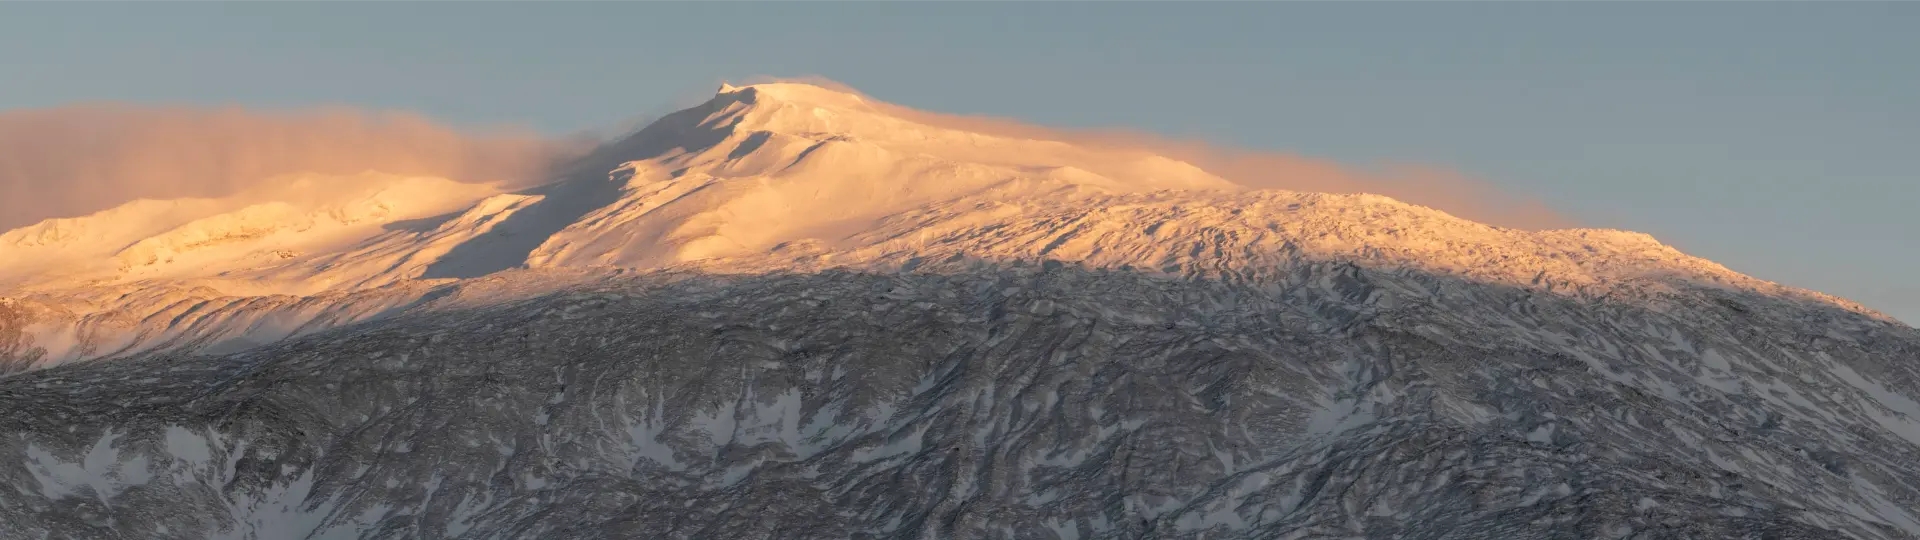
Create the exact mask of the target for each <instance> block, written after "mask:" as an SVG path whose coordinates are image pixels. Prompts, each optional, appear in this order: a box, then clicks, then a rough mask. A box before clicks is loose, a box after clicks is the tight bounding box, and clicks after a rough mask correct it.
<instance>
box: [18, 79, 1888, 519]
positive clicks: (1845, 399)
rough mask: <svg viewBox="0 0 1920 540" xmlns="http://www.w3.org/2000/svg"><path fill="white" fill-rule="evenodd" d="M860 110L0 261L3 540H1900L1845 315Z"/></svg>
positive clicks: (766, 102)
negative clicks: (549, 178)
mask: <svg viewBox="0 0 1920 540" xmlns="http://www.w3.org/2000/svg"><path fill="white" fill-rule="evenodd" d="M865 100H866V98H863V97H860V96H854V95H849V94H841V93H836V92H831V91H827V90H825V89H820V88H817V87H810V86H800V85H764V86H755V87H748V88H727V89H723V92H722V93H721V94H720V95H718V96H716V98H715V99H714V101H711V102H709V103H707V104H705V105H702V106H700V107H696V108H694V109H689V110H688V111H683V112H682V113H678V114H676V115H673V116H669V117H667V118H665V119H663V120H662V121H661V122H659V123H656V124H654V125H653V126H650V127H649V128H647V129H646V130H643V131H642V132H640V133H639V134H637V135H635V136H634V137H633V138H631V139H628V140H626V141H623V142H622V143H619V144H615V145H611V146H609V147H608V148H607V149H604V150H603V152H602V153H601V154H599V155H596V156H593V157H590V158H589V159H587V160H585V161H583V162H582V163H581V164H580V165H579V166H578V167H577V169H576V171H574V172H573V173H572V174H571V175H570V176H568V177H566V178H563V179H562V180H561V181H559V182H556V183H554V184H550V185H548V186H544V187H541V188H537V189H535V190H530V191H526V192H519V193H491V194H490V193H489V192H485V191H484V190H479V188H473V189H474V190H467V191H462V190H456V189H433V188H431V185H432V184H431V182H433V180H431V179H394V178H385V177H378V176H377V175H376V176H373V177H367V178H360V179H357V180H355V182H360V183H356V184H353V185H367V186H371V187H368V188H366V189H365V190H362V191H354V192H351V193H347V194H345V195H341V196H340V198H337V199H334V200H331V201H330V202H324V204H322V203H316V204H319V205H318V206H314V207H312V208H305V207H301V208H288V207H272V208H270V209H269V210H272V211H273V212H279V213H278V214H272V215H279V216H290V215H291V216H314V217H312V218H311V219H309V220H307V221H301V220H299V219H295V220H294V223H296V224H307V225H302V226H298V227H266V228H263V227H258V226H251V225H247V226H236V225H234V224H236V223H237V224H242V225H246V224H257V223H263V222H262V221H257V220H249V219H245V218H247V216H258V215H267V214H262V213H261V212H266V211H267V210H245V211H243V210H236V209H244V208H253V207H254V206H250V205H257V204H261V203H248V204H238V205H236V204H232V203H231V202H219V204H214V203H206V204H205V205H204V206H205V208H204V209H198V210H193V211H192V212H188V211H185V210H177V209H178V208H180V207H181V206H180V205H175V206H167V207H166V208H171V209H175V210H168V212H173V213H174V214H180V215H179V216H178V217H175V218H162V217H156V218H153V220H154V221H152V223H161V224H163V225H164V224H165V223H169V222H166V220H167V219H173V220H174V221H175V222H173V224H172V225H167V226H165V227H156V230H151V231H128V230H123V229H121V228H114V227H109V226H107V225H104V224H103V223H115V222H113V221H106V220H95V221H93V222H89V221H88V220H87V218H80V219H78V220H72V221H66V222H61V223H58V224H55V225H57V226H55V225H49V224H45V223H43V224H42V225H40V226H37V227H40V228H39V229H31V230H30V229H22V230H18V231H14V232H12V233H7V235H6V236H4V237H0V240H7V241H9V242H11V244H7V245H0V254H16V255H17V254H21V253H46V252H48V251H45V249H47V248H44V247H43V246H47V245H58V244H59V242H60V241H63V240H64V241H69V242H71V241H72V240H71V239H73V238H87V237H88V236H87V235H89V234H91V235H94V237H98V238H109V237H110V238H112V240H111V241H106V240H101V241H96V242H94V243H89V244H86V245H87V246H91V247H89V248H88V249H91V250H92V251H88V253H95V254H97V257H96V258H97V259H98V260H100V261H103V262H100V263H98V264H94V265H88V264H79V265H77V266H75V267H74V268H76V270H75V271H73V272H70V273H69V275H62V276H58V277H57V278H52V277H47V275H46V274H45V273H44V272H37V271H32V270H30V269H27V267H25V266H21V265H19V264H16V265H14V266H9V267H5V268H0V279H10V280H12V281H10V282H8V283H10V285H9V286H10V287H12V289H11V290H13V291H16V292H15V293H13V294H11V295H10V296H11V298H8V299H6V300H5V301H0V362H4V363H5V364H6V365H7V366H9V367H8V368H6V369H7V370H8V371H11V372H12V374H11V375H8V376H4V377H0V489H4V490H6V491H4V493H5V496H0V537H7V538H14V537H21V538H37V537H56V538H123V537H138V538H207V537H218V538H263V539H264V538H421V537H428V538H436V537H460V538H552V537H580V538H631V537H665V538H712V537H719V538H751V537H780V538H900V537H909V538H973V537H984V538H1351V537H1364V538H1487V537H1514V538H1723V537H1736V538H1888V539H1895V538H1920V510H1916V508H1920V460H1916V459H1914V457H1913V456H1915V455H1916V453H1915V452H1916V450H1920V401H1916V399H1915V398H1916V397H1917V396H1920V364H1916V362H1920V332H1916V331H1915V330H1914V329H1913V328H1910V327H1907V326H1905V325H1902V324H1899V323H1897V322H1893V321H1891V320H1890V319H1887V318H1886V317H1884V316H1881V315H1879V314H1876V313H1873V312H1871V311H1870V310H1866V309H1865V308H1862V307H1860V306H1858V305H1855V304H1852V303H1850V302H1847V301H1844V300H1840V299H1837V298H1832V297H1829V296H1825V295H1820V294H1818V293H1813V292H1809V291H1801V290H1796V289H1790V288H1786V287H1781V286H1778V285H1775V284H1771V283H1767V282H1764V281H1760V280H1756V279H1753V278H1749V277H1746V276H1741V275H1739V274H1737V273H1734V272H1731V271H1729V270H1727V269H1725V268H1723V267H1720V266H1719V265H1715V264H1713V263H1711V262H1708V261H1704V260H1701V259H1697V258H1693V257H1689V256H1687V255H1685V254H1682V253H1680V252H1678V251H1675V250H1673V249H1672V248H1670V247H1667V246H1664V245H1661V244H1660V243H1658V242H1657V241H1654V240H1653V239H1651V238H1649V237H1646V236H1645V235H1639V234H1634V233H1624V232H1619V231H1598V230H1559V231H1518V230H1512V229H1502V228H1496V227H1489V226H1485V225H1481V224H1477V223H1472V222H1468V221H1464V220H1460V219H1457V218H1454V217H1452V216H1448V215H1446V214H1444V213H1441V212H1438V211H1434V210H1431V209H1426V208H1421V207H1416V206H1411V205H1406V204H1402V203H1399V202H1396V201H1393V200H1391V199H1386V198H1383V197H1376V196H1365V195H1327V194H1308V193H1293V192H1279V191H1244V190H1239V189H1236V188H1234V187H1233V186H1231V185H1230V184H1226V183H1225V182H1224V181H1221V180H1220V179H1218V178H1214V177H1212V176H1211V175H1208V174H1207V173H1205V172H1204V171H1200V170H1198V169H1194V168H1192V167H1191V166H1187V165H1185V164H1182V163H1179V162H1174V161H1170V160H1165V159H1164V158H1155V157H1153V156H1142V155H1136V154H1127V153H1116V152H1109V151H1103V150H1096V149H1085V148H1078V147H1072V146H1070V145H1062V144H1060V143H1053V142H1046V141H1031V140H1014V139H1005V138H996V137H993V136H989V135H983V134H978V133H968V132H964V131H957V130H954V129H948V128H942V127H938V126H931V125H926V124H919V123H914V122H913V121H911V119H908V118H904V117H901V116H897V115H889V114H887V112H888V110H889V109H886V108H884V107H882V106H880V105H878V104H871V103H868V102H866V101H865ZM596 171H597V172H596ZM607 171H611V173H610V174H609V173H608V172H607ZM423 182H424V184H423ZM407 186H427V187H426V189H427V191H430V192H432V193H435V194H436V195H435V197H431V198H421V197H417V196H397V195H394V194H398V193H406V191H405V190H406V189H415V188H410V187H407ZM463 189H464V188H463ZM261 197H267V198H270V197H268V196H264V195H263V196H261ZM369 201H372V202H369ZM196 204H199V203H196ZM148 206H151V204H150V203H149V204H148ZM129 208H132V207H129ZM195 208H199V207H195ZM383 208H384V209H383ZM345 209H359V210H358V211H347V210H345ZM134 210H139V208H134ZM129 211H131V210H129ZM147 211H150V212H154V213H152V214H151V215H155V216H167V215H173V214H168V213H164V212H157V211H151V210H147ZM194 212H198V213H197V214H196V213H194ZM236 212H252V213H251V214H246V213H241V214H238V217H235V216H236V215H237V214H236ZM221 216H227V217H221ZM302 219H305V218H302ZM281 222H282V220H278V219H276V220H267V221H265V223H281ZM50 223H51V222H50ZM236 227H237V228H236ZM50 230H51V231H61V232H59V233H58V234H55V233H49V232H47V231H50ZM22 231H27V232H22ZM228 233H234V234H228ZM240 233H245V234H240ZM116 235H117V236H116ZM29 238H30V239H32V240H31V241H30V242H29V241H27V240H26V239H29ZM151 238H166V239H186V240H182V241H174V242H170V243H169V242H162V241H159V240H149V239H151ZM29 244H32V245H29ZM140 245H146V246H149V248H147V249H146V250H144V251H138V253H134V251H135V250H133V249H132V247H134V246H140ZM152 246H163V247H165V249H164V250H155V249H152ZM10 250H11V251H10ZM32 250H42V251H32ZM65 252H74V251H71V250H68V251H63V253H65ZM155 253H165V254H167V255H168V256H170V257H172V259H171V262H169V259H168V258H167V257H154V258H150V259H149V258H142V257H132V256H130V255H129V254H136V255H137V254H155ZM85 260H94V259H85ZM189 260H191V261H198V262H197V263H195V264H192V265H186V264H179V263H181V262H183V261H189Z"/></svg>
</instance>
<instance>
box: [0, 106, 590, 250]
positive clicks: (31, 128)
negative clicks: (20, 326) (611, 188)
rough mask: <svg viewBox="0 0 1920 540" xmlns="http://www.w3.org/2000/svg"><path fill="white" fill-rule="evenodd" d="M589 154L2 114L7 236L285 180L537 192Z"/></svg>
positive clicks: (428, 135)
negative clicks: (116, 209) (371, 179)
mask: <svg viewBox="0 0 1920 540" xmlns="http://www.w3.org/2000/svg"><path fill="white" fill-rule="evenodd" d="M579 147H580V145H578V144H575V143H571V142H557V141H553V140H548V139H543V138H540V137H537V136H533V135H529V134H521V133H515V132H512V131H505V130H503V131H498V132H490V133H466V132H462V131H458V130H455V129H452V128H448V127H445V126H442V125H439V124H436V123H434V122H432V121H430V120H428V119H426V118H424V117H421V116H419V115H415V114H411V113H398V112H367V111H360V110H355V109H347V108H328V109H318V110H310V111H302V112H287V113H267V112H258V111H249V110H246V109H241V108H237V107H225V108H195V107H146V106H134V105H121V104H96V105H75V106H65V107H57V108H49V109H31V110H19V111H9V112H0V230H6V229H11V228H14V227H19V226H23V225H28V224H31V223H34V222H37V221H39V220H42V219H46V218H53V217H70V216H78V215H83V214H87V213H90V212H94V211H98V210H103V209H106V208H110V207H112V206H114V205H117V204H120V203H124V202H127V201H130V200H134V199H143V198H147V199H153V198H176V197H217V196H223V195H228V194H232V193H234V192H237V191H240V190H242V189H245V188H247V187H251V186H253V185H256V184H258V183H260V182H264V181H269V180H271V179H272V178H274V177H275V176H276V175H280V174H287V173H303V172H312V173H323V174H353V173H359V172H365V171H369V170H374V171H381V172H387V173H394V174H405V175H424V176H437V177H444V178H448V179H452V180H458V181H462V182H503V183H508V184H516V185H519V184H528V183H532V182H536V181H538V180H540V179H543V178H544V176H545V173H546V171H547V169H548V167H549V164H550V163H552V162H553V161H554V160H555V159H558V158H561V157H564V156H566V155H570V154H571V153H572V152H573V151H574V150H576V149H578V148H579Z"/></svg>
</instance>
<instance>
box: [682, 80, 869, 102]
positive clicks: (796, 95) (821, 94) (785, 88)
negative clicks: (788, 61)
mask: <svg viewBox="0 0 1920 540" xmlns="http://www.w3.org/2000/svg"><path fill="white" fill-rule="evenodd" d="M724 95H736V96H747V97H749V99H748V101H754V102H757V101H758V100H760V99H769V100H774V101H782V102H788V103H804V104H809V105H815V106H839V107H847V106H860V105H865V104H866V99H865V98H862V97H861V96H860V95H859V94H857V93H854V92H852V91H846V90H835V89H832V88H827V87H825V86H820V85H815V84H807V83H797V82H772V83H760V84H749V85H745V86H734V85H732V84H727V83H721V84H720V91H719V92H717V93H716V97H717V96H724Z"/></svg>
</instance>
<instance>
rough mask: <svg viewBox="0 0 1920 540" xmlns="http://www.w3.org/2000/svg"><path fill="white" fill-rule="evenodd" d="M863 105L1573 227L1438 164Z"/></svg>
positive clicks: (1250, 182)
mask: <svg viewBox="0 0 1920 540" xmlns="http://www.w3.org/2000/svg"><path fill="white" fill-rule="evenodd" d="M748 82H749V83H753V82H799V83H805V84H811V85H816V86H823V87H827V88H832V89H834V90H838V91H842V92H847V93H852V94H856V95H862V96H865V95H866V94H864V93H861V92H860V91H859V90H857V89H854V88H852V87H849V86H847V85H845V84H842V83H839V82H835V81H832V80H829V79H824V78H820V77H796V78H767V77H757V78H754V79H750V80H749V81H748ZM868 103H869V104H870V105H873V106H874V107H876V108H878V109H880V110H881V111H882V112H885V113H886V114H889V115H892V116H895V117H899V118H904V119H908V120H912V121H914V122H918V123H922V124H927V125H932V126H938V127H942V128H948V129H957V130H963V131H972V132H976V133H982V134H988V135H995V136H1001V137H1014V138H1024V139H1039V140H1054V141H1060V142H1065V143H1069V144H1073V145H1078V146H1088V147H1104V148H1119V149H1129V150H1137V151H1140V152H1147V153H1153V154H1158V155H1161V156H1165V157H1168V158H1172V159H1177V160H1180V161H1185V162H1187V163H1190V164H1193V165H1194V166H1197V167H1200V168H1201V169H1205V170H1206V171H1207V172H1209V173H1212V174H1214V175H1215V176H1219V177H1221V178H1224V179H1226V180H1228V181H1231V182H1233V183H1235V184H1239V185H1242V186H1246V187H1249V188H1254V189H1287V190H1293V191H1309V192H1323V193H1374V194H1379V195H1386V196H1389V197H1393V198H1396V199H1400V200H1402V201H1406V202H1410V203H1414V204H1419V205H1423V206H1429V207H1433V208H1437V209H1440V210H1443V211H1446V212H1448V213H1451V214H1454V215H1457V216H1460V217H1464V218H1467V219H1471V220H1474V221H1479V222H1482V223H1487V224H1491V225H1498V226H1505V227H1517V228H1523V229H1546V228H1559V227H1570V226H1573V225H1574V223H1573V222H1572V221H1571V220H1569V219H1567V218H1566V217H1564V216H1561V215H1559V214H1558V213H1556V212H1554V211H1553V210H1552V209H1550V208H1548V207H1547V206H1546V205H1545V204H1543V203H1541V202H1540V201H1537V200H1533V199H1531V198H1528V197H1525V196H1521V195H1516V194H1512V193H1507V192H1504V191H1502V190H1501V189H1500V188H1499V187H1497V186H1494V185H1492V184H1489V183H1487V182H1484V181H1480V180H1477V179H1474V178H1470V177H1468V176H1466V175H1463V174H1460V173H1457V172H1452V171H1448V170H1446V169H1444V168H1440V167H1434V166H1427V165H1388V166H1382V167H1376V168H1374V169H1372V170H1359V169H1355V168H1353V167H1349V166H1345V165H1342V164H1339V163H1334V162H1331V161H1326V160H1320V159H1313V158H1308V157H1303V156H1296V155H1291V154H1285V153H1280V152H1265V151H1257V150H1248V149H1239V148H1232V147H1227V146H1223V145H1217V144H1210V143H1206V142H1201V141H1191V140H1175V139H1169V138H1166V137H1162V136H1157V135H1152V134H1147V133H1142V132H1138V131H1132V130H1125V129H1061V128H1050V127H1042V126H1036V125H1032V124H1027V123H1023V122H1020V121H1018V120H1013V119H1007V118H996V117H990V116H977V115H956V114H944V113H936V112H928V111H922V110H917V109H912V108H908V107H902V106H899V105H893V104H890V103H886V102H883V101H880V100H877V99H876V100H869V101H868Z"/></svg>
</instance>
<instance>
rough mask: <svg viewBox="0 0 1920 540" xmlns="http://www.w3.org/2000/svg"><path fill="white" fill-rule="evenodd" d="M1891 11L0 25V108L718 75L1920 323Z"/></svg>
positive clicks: (631, 94)
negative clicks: (1550, 226) (1401, 168)
mask: <svg viewBox="0 0 1920 540" xmlns="http://www.w3.org/2000/svg"><path fill="white" fill-rule="evenodd" d="M1914 28H1920V3H1906V2H1887V3H1759V2H1755V3H1719V2H1716V3H1639V2H1635V3H1602V2H1594V3H1373V2H1367V3H1340V4H1335V3H1315V4H1305V3H1211V4H1195V3H1090V2H1059V3H997V2H995V3H944V4H933V3H888V4H881V3H697V4H696V3H685V4H662V3H612V2H596V3H568V4H552V3H451V2H434V3H362V2H347V3H303V4H290V3H196V4H184V3H164V4H162V3H134V4H109V3H37V4H21V3H7V4H0V109H10V108H19V107H42V106H50V105H57V104H62V103H70V102H74V101H90V100H116V101H133V102H144V103H209V104H212V103H221V104H224V103H239V104H245V105H251V106H259V107H301V106H308V105H316V104H350V105H357V106H365V107H374V108H404V109H412V110H416V111H420V112H423V113H425V114H427V115H429V116H433V117H436V118H439V119H442V120H445V121H448V122H451V123H455V124H460V125H489V124H514V125H525V126H532V127H534V128H537V129H539V130H542V131H545V132H549V133H555V134H562V133H569V132H574V131H578V130H583V129H615V128H619V127H621V126H623V125H625V124H626V123H629V122H632V121H635V120H637V119H640V118H644V117H647V116H652V115H658V114H661V113H664V112H667V111H669V110H671V109H673V108H677V107H679V106H685V105H690V104H692V103H695V102H697V101H699V100H700V99H701V98H703V97H704V96H706V95H708V94H710V93H711V92H712V90H713V88H714V86H716V85H717V84H718V83H719V82H720V81H722V80H728V79H731V80H741V79H745V78H748V77H752V76H756V75H777V76H796V75H820V76H825V77H829V78H832V79H835V80H839V81H842V82H845V83H848V84H850V85H852V86H854V87H856V88H859V89H861V90H863V91H866V92H867V93H870V94H873V95H875V96H877V97H880V98H882V99H885V100H888V101H892V102H896V103H900V104H903V105H908V106H912V107H916V108H921V109H928V110H935V111H941V112H951V113H982V114H992V115H997V116H1010V117H1016V118H1021V119H1024V120H1028V121H1032V122H1034V123H1039V124H1046V125H1056V126H1085V127H1132V128H1138V129H1142V130H1147V131H1153V132H1158V133H1162V134H1166V135H1171V136H1176V137H1187V138H1199V139H1205V140H1209V141H1213V142H1217V143H1222V144H1228V145H1234V146H1240V147H1247V148H1256V149H1267V150H1279V151H1286V152H1292V153H1298V154H1302V155H1307V156H1314V157H1322V158H1328V159H1332V160H1336V161H1342V162H1346V163H1353V164H1361V165H1365V164H1374V163H1384V162H1392V163H1423V164H1432V165H1439V166H1444V167H1448V168H1451V169H1454V170H1458V171H1462V172H1464V173H1467V174H1469V175H1472V176H1474V177H1478V178H1481V179H1484V180H1486V181H1488V182H1491V183H1494V184H1496V185H1499V186H1501V187H1503V188H1505V189H1507V190H1508V191H1512V192H1516V193H1523V194H1527V195H1531V196H1533V197H1536V198H1538V199H1541V200H1544V201H1546V202H1547V203H1548V204H1549V205H1551V206H1553V207H1555V208H1557V209H1559V210H1561V211H1562V212H1563V213H1566V214H1568V215H1570V216H1572V217H1574V218H1575V219H1576V220H1578V221H1580V222H1581V223H1582V224H1584V225H1591V226H1603V227H1615V228H1626V229H1632V230H1638V231H1643V232H1648V233H1651V234H1653V235H1655V236H1657V237H1659V238H1660V239H1662V240H1663V241H1666V242H1668V243H1670V244H1673V245H1675V246H1677V247H1679V248H1681V249H1682V250H1685V251H1688V252H1690V253H1693V254H1696V255H1701V256H1704V257H1707V258H1710V259H1713V260H1716V261H1719V262H1721V263H1724V264H1726V265H1728V266H1729V267H1732V268H1733V269H1735V270H1739V271H1742V272H1746V273H1749V274H1753V275H1756V276H1759V277H1763V278H1767V279H1773V280H1777V281H1782V282H1785V283H1789V284H1793V285H1799V286H1804V287H1810V288H1814V289H1818V290H1822V291H1826V292H1831V293H1835V294H1839V295H1842V296H1847V297H1850V298H1853V299H1856V300H1859V301H1861V302H1863V303H1866V304H1868V305H1870V306H1873V307H1876V308H1879V309H1882V310H1884V311H1888V312H1890V313H1892V314H1894V315H1896V316H1899V317H1902V318H1904V319H1906V320H1907V321H1909V322H1912V321H1920V272H1916V269H1920V241H1917V240H1915V239H1914V237H1915V236H1920V210H1916V209H1915V206H1916V205H1917V204H1920V32H1916V31H1914V30H1913V29H1914Z"/></svg>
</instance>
